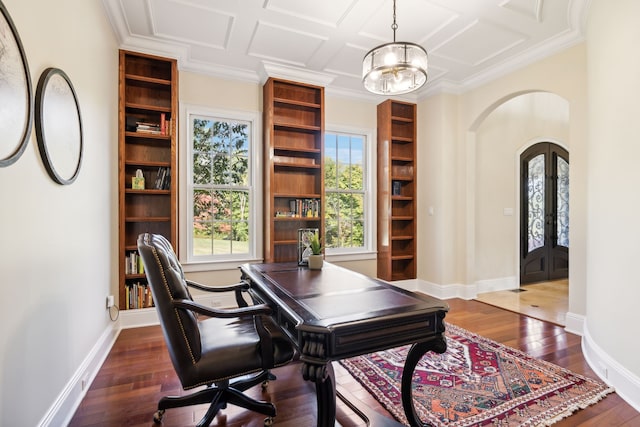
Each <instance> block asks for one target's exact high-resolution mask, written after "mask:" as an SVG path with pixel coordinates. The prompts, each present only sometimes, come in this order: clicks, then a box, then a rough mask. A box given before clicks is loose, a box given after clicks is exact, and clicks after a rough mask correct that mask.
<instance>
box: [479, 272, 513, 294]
mask: <svg viewBox="0 0 640 427" xmlns="http://www.w3.org/2000/svg"><path fill="white" fill-rule="evenodd" d="M475 286H476V292H477V293H479V294H483V293H485V292H497V291H510V290H512V289H518V288H519V287H520V284H519V278H518V277H516V276H509V277H499V278H497V279H487V280H478V281H477V282H476V283H475Z"/></svg>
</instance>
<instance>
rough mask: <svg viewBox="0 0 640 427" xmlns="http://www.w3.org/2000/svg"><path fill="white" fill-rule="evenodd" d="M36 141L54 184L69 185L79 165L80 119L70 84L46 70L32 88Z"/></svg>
mask: <svg viewBox="0 0 640 427" xmlns="http://www.w3.org/2000/svg"><path fill="white" fill-rule="evenodd" d="M35 114H36V139H37V140H38V148H39V150H40V156H41V157H42V162H43V163H44V167H45V168H46V169H47V172H48V173H49V176H50V177H51V179H53V180H54V181H55V182H57V183H58V184H62V185H67V184H71V183H72V182H73V181H75V180H76V178H77V177H78V173H79V172H80V165H81V164H82V145H83V143H82V119H81V117H80V105H79V103H78V97H77V96H76V91H75V90H74V88H73V84H71V80H69V77H68V76H67V75H66V74H65V72H64V71H62V70H60V69H58V68H47V69H46V70H44V71H43V73H42V74H41V75H40V79H39V80H38V86H37V87H36V111H35Z"/></svg>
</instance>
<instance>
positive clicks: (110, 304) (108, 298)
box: [107, 295, 114, 308]
mask: <svg viewBox="0 0 640 427" xmlns="http://www.w3.org/2000/svg"><path fill="white" fill-rule="evenodd" d="M113 306H114V302H113V295H109V296H107V308H111V307H113Z"/></svg>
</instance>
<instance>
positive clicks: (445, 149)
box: [418, 44, 587, 315]
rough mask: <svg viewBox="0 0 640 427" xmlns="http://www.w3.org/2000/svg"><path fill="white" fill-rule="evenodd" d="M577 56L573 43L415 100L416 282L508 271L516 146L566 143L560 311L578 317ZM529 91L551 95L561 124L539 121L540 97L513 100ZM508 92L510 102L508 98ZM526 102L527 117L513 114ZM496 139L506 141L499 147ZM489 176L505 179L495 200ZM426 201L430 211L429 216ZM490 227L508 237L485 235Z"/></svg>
mask: <svg viewBox="0 0 640 427" xmlns="http://www.w3.org/2000/svg"><path fill="white" fill-rule="evenodd" d="M585 52H586V50H585V46H584V45H583V44H581V45H578V46H574V47H572V48H569V49H567V50H566V51H564V52H562V53H559V54H557V55H554V56H552V57H550V58H547V59H544V60H542V61H539V62H537V63H535V64H533V65H531V66H529V67H526V68H524V69H521V70H519V71H515V72H513V73H511V74H509V75H506V76H504V77H501V78H500V79H497V80H495V81H493V82H491V83H488V84H486V85H483V86H481V87H479V88H476V89H474V90H471V91H469V92H466V93H464V94H462V95H436V96H432V97H429V98H427V99H426V100H423V101H421V102H420V104H419V113H420V116H419V134H418V139H419V141H421V142H420V145H419V147H422V151H421V152H419V155H418V158H419V165H418V170H419V171H420V173H421V174H422V175H421V177H420V188H421V190H420V194H419V197H420V199H419V206H420V208H419V212H418V223H419V229H420V230H421V231H420V239H419V248H420V250H419V253H418V256H419V259H420V263H419V265H421V266H422V268H419V270H418V276H419V278H420V279H422V280H425V281H428V282H433V283H436V284H438V285H455V284H462V285H474V284H477V283H478V281H486V280H489V281H491V280H493V281H500V280H502V279H504V278H505V277H513V276H514V275H515V274H516V271H517V262H516V257H517V254H516V248H517V241H515V240H514V237H515V229H516V228H515V225H514V224H513V221H516V220H517V216H516V215H515V214H516V212H517V211H516V210H515V207H516V206H515V202H514V201H513V198H514V197H515V194H516V193H515V187H514V186H515V182H516V181H515V176H514V175H515V168H516V167H517V161H516V159H517V155H516V152H517V151H518V150H520V149H522V148H523V147H524V146H526V145H527V144H528V143H530V142H531V141H532V140H534V139H535V138H537V137H552V138H554V139H556V140H558V139H559V140H563V141H564V144H565V145H566V146H568V147H569V146H570V147H571V177H570V186H571V187H570V193H571V195H570V197H571V201H570V203H571V214H570V215H571V217H570V223H571V231H570V241H571V265H570V277H571V280H570V283H571V284H570V303H569V305H570V306H569V310H570V311H571V312H574V313H577V314H579V315H584V314H585V307H586V290H585V283H586V278H585V271H586V262H585V228H584V227H585V222H586V219H585V218H586V181H585V173H586V153H585V145H586V124H587V121H586V58H585ZM532 92H548V93H551V94H554V95H553V96H554V98H549V99H561V100H563V101H561V102H560V101H549V102H553V103H556V102H558V105H557V106H555V107H553V108H555V110H556V111H559V110H561V111H559V114H561V116H562V118H563V120H564V121H566V120H568V122H565V123H563V124H561V125H559V124H557V123H553V124H548V123H547V120H546V118H548V117H547V116H545V115H546V114H547V113H546V112H543V111H542V110H543V109H544V108H547V106H545V105H544V102H542V101H540V100H538V101H536V100H537V99H539V98H540V97H541V96H542V95H529V96H525V97H522V98H518V97H519V96H520V95H524V94H527V93H532ZM542 97H544V96H542ZM513 98H516V99H518V100H517V101H511V102H515V103H514V104H510V103H509V100H511V99H513ZM541 102H542V104H540V103H541ZM503 104H505V106H504V107H501V106H502V105H503ZM520 104H522V105H520ZM560 104H563V105H565V107H562V106H561V105H560ZM567 106H568V119H567V112H566V111H564V110H565V109H566V108H567ZM500 107H501V108H500ZM525 107H526V108H527V109H528V112H526V114H530V115H531V116H530V117H529V118H527V117H524V116H522V114H523V112H521V111H520V112H519V111H518V110H520V109H522V108H525ZM518 115H519V117H517V116H518ZM513 120H517V123H518V124H519V125H518V127H516V126H515V125H514V124H515V123H516V122H515V121H513ZM557 126H560V127H561V129H560V128H557ZM494 138H499V141H498V140H495V139H494ZM494 144H495V145H496V146H499V147H500V149H498V150H496V152H494V153H492V152H491V151H490V150H489V147H490V146H492V145H494ZM504 144H509V146H508V150H507V151H505V150H504ZM494 155H495V156H497V158H500V159H501V162H504V164H505V169H504V170H500V169H494V168H492V167H491V168H490V167H489V162H491V156H494ZM490 174H497V176H499V177H500V178H501V179H506V177H507V175H509V176H511V179H509V180H508V181H505V182H503V183H502V184H500V185H501V190H500V194H503V195H504V196H499V197H496V196H497V195H496V194H494V193H493V192H490V191H489V189H488V188H487V187H488V185H489V183H488V180H489V179H490ZM508 193H510V195H509V194H508ZM432 204H433V208H434V209H433V212H434V214H433V215H430V214H429V212H430V207H432ZM505 207H507V208H508V207H514V216H513V217H505V216H504V215H503V209H504V208H505ZM478 209H479V210H480V211H479V212H476V210H478ZM476 215H479V216H476ZM494 226H499V227H500V229H501V230H502V229H504V230H505V233H508V235H505V233H502V234H500V235H499V236H493V237H492V236H491V234H492V233H493V232H494V230H493V227H494ZM508 230H511V231H508ZM430 239H431V240H430ZM492 239H493V241H492ZM496 239H497V240H496ZM494 243H495V244H498V245H499V246H500V248H501V249H500V250H499V251H496V252H495V253H492V254H486V253H484V251H485V250H493V249H494V248H493V247H492V245H493V244H494Z"/></svg>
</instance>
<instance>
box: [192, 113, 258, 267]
mask: <svg viewBox="0 0 640 427" xmlns="http://www.w3.org/2000/svg"><path fill="white" fill-rule="evenodd" d="M230 116H232V115H230ZM188 125H189V129H188V131H187V132H188V135H187V136H188V141H189V146H188V153H187V162H190V163H189V164H188V165H187V169H188V177H187V181H188V188H187V199H186V202H187V205H188V209H187V211H186V215H187V221H186V224H187V228H188V229H187V234H188V237H187V261H192V262H194V261H195V262H211V261H237V260H247V259H255V257H256V256H255V248H256V246H257V245H256V243H255V242H254V240H255V239H254V236H255V234H256V233H255V222H256V221H255V217H256V216H255V215H256V212H255V205H256V201H255V200H254V191H253V188H254V187H255V185H254V183H253V178H252V177H253V173H252V165H253V163H254V159H253V157H254V156H253V150H254V147H253V142H252V141H253V132H254V122H253V121H252V120H251V119H243V118H234V117H225V116H224V115H207V114H188Z"/></svg>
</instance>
